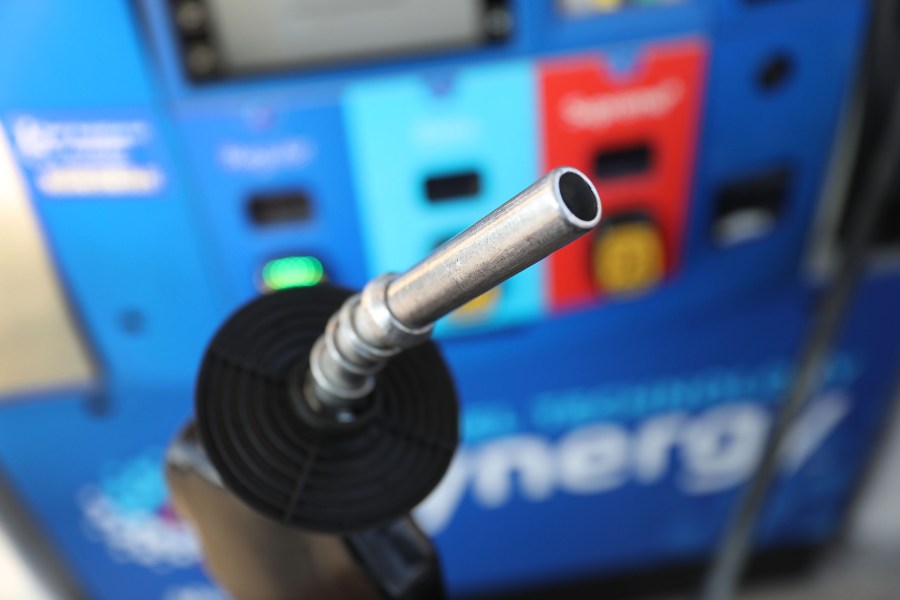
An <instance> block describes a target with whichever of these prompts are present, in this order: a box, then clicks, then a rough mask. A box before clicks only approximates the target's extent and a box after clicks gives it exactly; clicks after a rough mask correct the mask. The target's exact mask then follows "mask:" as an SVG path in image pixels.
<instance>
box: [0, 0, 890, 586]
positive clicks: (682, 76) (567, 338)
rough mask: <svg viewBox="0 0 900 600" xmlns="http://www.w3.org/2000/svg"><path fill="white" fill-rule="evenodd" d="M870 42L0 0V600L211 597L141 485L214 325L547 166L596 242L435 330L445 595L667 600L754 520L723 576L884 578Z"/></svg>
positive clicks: (579, 6) (512, 13)
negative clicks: (455, 423) (566, 180)
mask: <svg viewBox="0 0 900 600" xmlns="http://www.w3.org/2000/svg"><path fill="white" fill-rule="evenodd" d="M898 56H900V8H898V7H897V5H896V3H895V2H892V1H891V0H884V1H881V0H527V1H526V0H454V1H453V2H447V1H440V0H366V1H364V0H289V1H288V0H256V1H254V2H252V3H251V2H241V1H240V0H132V1H129V2H125V1H121V0H120V1H116V0H96V1H93V2H90V3H88V4H84V3H75V2H66V1H63V0H30V1H29V2H4V3H0V240H2V242H0V599H3V600H6V599H9V600H23V599H28V600H32V599H33V600H37V599H41V600H44V599H48V600H49V599H54V600H56V599H70V598H91V599H94V598H96V599H121V598H134V599H143V598H147V599H163V600H218V599H222V598H224V596H223V595H222V594H221V592H219V591H218V590H217V588H216V587H215V585H214V584H213V583H211V582H210V581H209V580H208V578H207V577H206V576H205V575H204V572H203V570H202V565H201V560H202V557H201V555H200V550H199V547H198V545H197V542H196V540H195V538H194V537H193V535H192V534H191V532H190V530H189V529H188V528H187V527H186V526H185V525H184V524H183V523H182V522H180V521H179V520H178V519H177V517H176V516H175V515H174V512H173V510H172V508H171V506H170V503H169V500H168V495H167V492H166V488H165V484H164V480H163V475H162V460H163V453H164V451H165V448H166V445H167V444H168V442H169V440H170V439H171V438H172V437H173V436H174V434H175V433H176V431H177V430H178V428H179V427H180V426H181V425H182V424H183V423H184V422H186V421H187V420H188V419H189V418H190V414H191V410H192V395H193V383H194V378H195V375H196V371H197V367H198V364H199V361H200V357H201V355H202V352H203V349H204V347H205V345H206V343H207V341H208V340H209V339H210V337H211V335H212V333H213V332H214V331H215V328H216V327H217V325H218V324H219V323H221V322H222V320H223V319H224V318H225V317H226V316H227V315H228V314H229V313H230V312H231V311H233V310H234V309H235V308H236V307H238V306H239V305H241V304H242V303H244V302H247V301H248V300H250V299H252V298H253V297H255V296H257V295H259V294H265V293H271V292H274V291H277V290H280V289H284V288H289V287H297V286H313V285H318V284H319V283H321V282H323V281H328V282H331V283H336V284H338V285H342V286H346V287H350V288H359V287H361V286H362V285H363V284H364V283H365V282H366V281H367V280H368V279H369V278H371V277H373V276H375V275H377V274H380V273H383V272H386V271H392V270H393V271H397V270H403V269H405V268H406V267H408V266H410V265H411V264H413V263H414V262H416V261H417V260H418V259H419V258H421V257H423V256H424V255H426V254H427V253H428V252H430V251H431V250H432V249H433V248H434V247H436V246H437V245H439V244H441V243H443V242H444V241H446V240H447V239H449V238H450V237H452V236H454V235H455V234H456V233H458V232H459V231H461V230H462V229H464V228H465V227H466V226H468V225H469V224H471V223H473V222H474V221H475V220H477V219H478V218H480V217H481V216H482V215H484V214H486V213H487V212H489V211H490V210H491V209H493V208H494V207H496V206H497V205H499V204H500V203H501V202H502V201H504V200H505V199H507V198H508V197H510V196H511V195H513V194H515V193H516V192H518V191H520V190H521V189H523V188H524V187H526V186H527V185H528V184H529V183H530V182H531V181H533V180H534V179H536V178H537V177H539V176H540V175H541V174H543V173H544V172H546V171H547V170H549V169H551V168H553V167H557V166H561V165H571V166H574V167H577V168H579V169H581V170H582V171H584V172H585V173H586V174H588V175H589V176H590V177H591V178H592V179H593V180H594V182H595V183H596V186H597V188H598V191H599V192H600V195H601V197H602V200H603V223H602V224H601V227H600V228H599V229H598V230H597V232H596V234H593V235H591V236H589V237H586V238H583V239H581V240H579V241H578V242H577V243H575V244H573V245H571V246H569V247H567V248H565V249H563V250H561V251H559V252H557V253H556V254H554V255H553V256H551V257H550V258H549V259H547V260H546V261H544V262H542V263H540V264H538V265H536V266H535V267H532V268H530V269H528V270H526V271H525V272H523V273H521V274H520V275H517V276H516V277H515V278H513V279H512V280H510V281H508V282H506V283H504V284H502V285H501V286H500V287H499V288H497V289H495V290H493V291H491V292H489V293H487V294H485V295H484V296H482V297H480V298H478V299H477V300H475V301H473V302H471V303H470V304H468V305H466V306H464V307H463V308H461V309H460V310H458V311H457V312H455V313H453V314H451V315H450V316H449V317H447V318H446V319H445V320H444V321H443V322H441V323H440V324H439V326H438V329H437V336H438V339H439V344H440V346H441V348H442V350H443V352H444V354H445V356H446V358H447V360H448V362H449V363H450V366H451V369H452V371H453V373H454V376H455V378H456V383H457V389H458V392H459V395H460V399H461V402H462V409H463V413H462V418H463V432H462V434H463V444H462V446H461V449H460V451H459V453H458V455H457V458H456V459H455V461H454V463H453V465H452V467H451V469H450V471H449V473H448V474H447V476H446V477H445V479H444V481H443V482H442V483H441V485H440V486H439V488H438V489H437V490H436V491H435V492H434V493H433V494H432V496H431V497H430V498H429V499H428V500H427V501H426V502H425V503H424V504H423V505H422V506H420V507H419V509H418V510H417V512H416V518H417V520H418V522H419V523H420V524H421V526H422V527H423V528H424V529H425V530H426V531H427V532H428V533H430V534H431V535H432V536H433V538H434V540H435V543H436V544H437V547H438V549H439V551H440V555H441V559H442V564H443V568H444V575H445V578H446V583H447V586H448V589H449V591H450V593H451V595H452V596H453V597H460V598H471V597H479V598H501V597H502V598H511V597H520V598H525V597H528V598H545V597H546V598H551V597H560V596H561V595H563V594H567V595H569V596H571V597H576V595H577V594H583V596H584V597H598V596H599V595H600V594H605V596H604V597H610V598H618V597H623V598H624V597H635V596H641V597H652V598H685V597H692V596H695V595H696V593H697V590H699V589H700V588H701V584H702V581H703V579H704V576H708V575H709V574H710V573H719V574H722V573H726V572H727V568H728V565H724V566H723V564H722V563H723V562H727V561H723V559H722V557H723V556H729V555H730V554H729V553H732V552H735V548H739V546H740V538H741V534H740V530H741V525H742V524H743V525H747V524H749V526H748V527H745V528H744V529H745V530H748V531H749V534H748V539H749V541H750V542H752V544H751V545H752V547H753V549H752V551H751V552H750V555H751V556H750V558H751V560H750V565H749V567H750V568H749V570H748V575H747V577H746V578H745V583H746V585H745V591H742V592H741V597H746V598H775V599H791V600H794V599H797V600H801V599H807V598H825V599H831V598H834V599H837V598H841V599H843V598H848V597H856V598H860V599H870V598H871V599H888V598H896V597H897V595H898V592H897V590H898V589H900V570H898V568H897V567H898V566H900V511H898V510H897V508H896V507H897V506H898V503H900V423H898V424H896V425H895V424H894V421H895V420H897V419H896V418H895V416H894V412H895V411H894V400H895V398H896V396H897V386H896V383H897V375H898V369H897V366H898V358H900V318H898V317H897V307H898V306H900V182H898V178H897V177H896V176H895V173H894V171H895V165H898V164H900V109H895V106H900V101H898V100H896V99H895V98H896V97H897V96H896V90H897V82H898V79H900V70H898V68H897V57H898ZM785 406H787V410H783V408H784V407H785ZM773 432H775V433H774V434H773ZM761 456H762V457H766V456H768V457H769V459H770V460H768V461H762V462H761V461H760V460H759V459H760V457H761ZM761 464H762V467H760V465H761ZM756 507H759V508H760V510H758V511H757V510H754V508H756ZM734 556H738V559H737V560H736V562H735V563H734V564H732V567H734V565H737V566H738V567H740V566H741V565H742V564H743V562H744V561H743V560H742V559H741V552H737V554H734ZM716 557H718V560H719V561H720V562H719V563H715V564H716V565H717V566H716V567H715V568H713V567H711V566H710V565H711V561H714V560H715V559H716ZM740 570H741V569H740V568H737V569H736V571H735V569H734V568H732V571H733V572H739V571H740ZM714 578H715V577H713V578H712V579H714ZM708 581H709V580H708ZM708 585H709V584H708ZM707 589H709V588H707ZM720 597H727V596H720ZM706 599H707V600H710V597H709V596H706Z"/></svg>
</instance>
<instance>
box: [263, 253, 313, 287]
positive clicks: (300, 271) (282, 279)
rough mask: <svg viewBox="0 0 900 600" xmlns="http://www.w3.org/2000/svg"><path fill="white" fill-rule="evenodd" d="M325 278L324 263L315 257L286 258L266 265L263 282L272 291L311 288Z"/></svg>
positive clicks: (277, 259)
mask: <svg viewBox="0 0 900 600" xmlns="http://www.w3.org/2000/svg"><path fill="white" fill-rule="evenodd" d="M324 278H325V269H324V267H322V262H321V261H320V260H319V259H318V258H316V257H314V256H286V257H284V258H276V259H275V260H270V261H269V262H267V263H266V265H265V266H264V267H263V270H262V280H263V284H264V285H265V286H266V288H268V289H270V290H273V291H274V290H283V289H285V288H292V287H309V286H312V285H316V284H318V283H321V281H322V280H323V279H324Z"/></svg>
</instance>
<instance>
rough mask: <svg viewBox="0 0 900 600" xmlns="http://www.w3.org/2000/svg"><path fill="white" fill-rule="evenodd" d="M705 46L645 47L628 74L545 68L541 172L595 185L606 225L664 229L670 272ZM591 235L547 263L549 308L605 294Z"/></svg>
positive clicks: (577, 66)
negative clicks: (627, 220) (572, 170)
mask: <svg viewBox="0 0 900 600" xmlns="http://www.w3.org/2000/svg"><path fill="white" fill-rule="evenodd" d="M706 56H707V47H706V44H705V43H704V42H703V41H701V40H686V41H678V42H672V43H665V44H656V45H652V46H648V47H647V48H646V49H644V50H643V51H642V52H641V54H640V55H639V56H638V57H637V60H636V61H635V62H634V65H633V67H632V68H631V69H630V70H629V71H628V72H625V73H623V72H621V71H618V70H616V69H615V68H614V67H613V66H612V64H611V62H610V59H609V57H607V56H604V55H603V54H602V53H598V54H590V55H582V56H576V57H571V56H570V57H566V58H564V59H559V60H547V61H543V62H542V63H541V64H540V87H541V92H540V93H541V100H542V107H543V128H544V131H543V133H544V142H545V149H544V167H545V169H546V170H549V169H552V168H554V167H558V166H562V165H571V166H574V167H576V168H578V169H581V170H582V171H584V173H585V174H587V175H588V176H589V177H591V178H592V179H593V181H594V184H595V185H596V186H597V190H598V192H599V193H600V197H601V199H602V202H603V216H604V219H610V218H614V217H616V216H618V215H625V214H629V213H640V214H644V215H646V217H647V218H648V220H649V221H650V222H653V223H656V225H657V226H658V227H659V229H660V235H661V237H662V245H663V248H664V251H665V258H664V266H665V272H666V273H668V274H671V273H672V272H673V271H674V270H675V269H676V268H677V267H678V262H679V257H680V252H681V247H682V237H683V236H684V229H685V220H686V217H687V210H688V199H689V197H690V187H691V175H692V173H693V168H694V154H695V148H696V140H697V133H698V132H697V129H698V123H699V113H700V102H701V98H702V97H703V85H704V77H705V71H706ZM593 243H594V242H593V240H592V239H591V237H590V236H586V237H585V238H583V239H581V240H579V241H577V242H575V243H573V244H570V245H569V246H567V247H566V248H563V249H562V250H560V251H558V252H556V253H555V254H554V255H552V256H551V257H550V269H549V272H550V275H549V277H550V305H551V306H552V307H553V308H554V309H565V308H570V307H573V306H578V305H584V304H587V303H591V302H592V301H595V300H596V299H597V298H598V297H601V296H603V295H605V294H604V290H603V289H601V285H600V284H599V283H597V282H596V278H595V276H594V268H595V266H594V265H593V256H594V253H593V252H592V246H593Z"/></svg>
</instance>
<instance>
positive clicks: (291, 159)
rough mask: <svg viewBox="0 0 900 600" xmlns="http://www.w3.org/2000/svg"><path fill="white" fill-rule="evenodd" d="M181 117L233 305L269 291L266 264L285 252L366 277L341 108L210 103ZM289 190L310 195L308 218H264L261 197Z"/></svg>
mask: <svg viewBox="0 0 900 600" xmlns="http://www.w3.org/2000/svg"><path fill="white" fill-rule="evenodd" d="M298 104H299V103H298ZM179 121H180V125H181V128H180V129H181V133H182V139H183V142H184V145H185V147H186V148H187V152H186V154H187V155H188V156H189V157H190V161H191V167H192V173H193V174H194V176H195V178H196V185H197V187H198V188H199V191H200V193H199V195H198V197H197V198H196V199H192V200H196V201H197V202H198V203H199V204H200V206H201V208H200V212H201V214H202V216H203V222H204V223H205V224H206V225H207V227H209V228H210V229H211V230H212V232H213V237H214V239H215V243H216V249H215V250H216V252H215V254H216V256H217V257H218V258H219V260H220V261H222V264H221V265H220V267H221V268H222V269H223V270H224V272H225V273H226V274H227V277H228V284H229V300H230V302H232V303H237V302H246V301H247V300H249V299H250V298H252V297H253V296H255V295H256V294H257V293H259V291H260V284H261V282H260V271H261V269H262V267H263V265H264V264H265V263H266V262H267V261H269V260H272V259H274V258H280V257H283V256H285V255H312V256H315V257H317V258H318V259H319V260H321V261H322V263H323V265H324V267H325V270H326V274H327V276H328V278H329V279H330V280H331V281H333V282H335V283H337V284H340V285H344V286H350V287H354V288H358V287H361V286H362V285H363V284H364V283H365V279H364V273H363V266H362V265H363V256H362V248H361V242H360V235H359V225H358V221H357V217H356V211H355V210H354V201H353V197H352V196H353V193H352V189H351V184H350V174H349V173H348V169H347V157H346V150H345V146H344V135H343V131H342V123H341V113H340V109H339V108H338V107H336V106H327V107H318V106H317V107H311V108H306V109H305V110H302V109H297V108H292V109H291V110H286V109H285V108H284V103H283V102H282V103H280V104H277V105H266V104H261V103H259V104H241V105H239V106H238V107H234V106H227V105H226V106H222V105H221V104H219V105H212V106H207V105H202V106H191V108H190V109H185V110H183V111H181V113H180V117H179ZM285 192H295V193H298V194H303V195H305V196H306V197H307V198H308V200H309V205H310V206H309V210H310V213H309V216H308V218H306V219H305V220H294V221H289V222H281V223H271V224H268V225H265V224H260V223H257V222H254V220H253V219H252V218H251V214H250V201H251V198H253V197H254V196H255V195H259V194H277V193H285Z"/></svg>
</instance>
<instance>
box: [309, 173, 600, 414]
mask: <svg viewBox="0 0 900 600" xmlns="http://www.w3.org/2000/svg"><path fill="white" fill-rule="evenodd" d="M600 213H601V208H600V198H599V197H598V196H597V191H596V190H595V189H594V186H593V184H592V183H591V182H590V180H589V179H588V178H587V177H586V176H585V175H584V174H583V173H581V172H580V171H578V170H576V169H572V168H569V167H563V168H559V169H554V170H553V171H551V172H550V173H548V174H547V175H545V176H544V177H542V178H540V179H539V180H537V181H536V182H535V183H533V184H532V185H531V186H529V187H528V188H527V189H526V190H525V191H523V192H521V193H519V194H517V195H516V196H514V197H513V198H512V199H510V200H508V201H507V202H506V203H504V204H503V205H502V206H500V207H499V208H497V209H496V210H494V211H493V212H492V213H490V214H489V215H487V216H486V217H484V218H483V219H481V220H480V221H478V222H477V223H475V224H474V225H472V226H471V227H469V228H468V229H466V230H465V231H463V232H462V233H461V234H459V235H458V236H456V237H455V238H453V239H451V240H450V241H448V242H447V243H446V244H444V245H443V246H441V247H440V248H438V249H437V250H435V251H434V252H433V253H432V254H431V255H429V256H428V257H426V258H425V259H424V260H422V261H421V262H420V263H418V264H417V265H415V266H413V267H412V268H410V269H409V270H408V271H406V272H405V273H402V274H400V275H396V276H393V275H387V276H381V277H378V278H376V279H374V280H372V281H371V282H369V284H367V285H366V287H365V288H364V289H363V291H362V293H361V294H359V295H357V296H353V297H352V298H350V299H349V300H348V301H347V303H346V304H345V305H344V306H343V307H342V308H341V309H340V310H339V311H338V313H337V314H336V315H335V316H334V317H332V319H331V321H330V322H329V324H328V327H327V329H326V331H325V333H324V334H322V336H321V337H320V338H319V340H318V341H317V342H316V344H315V345H314V346H313V350H312V353H311V355H310V371H309V375H308V376H307V380H306V385H305V397H306V399H307V401H308V402H309V403H310V404H312V405H313V407H314V408H328V409H330V410H334V411H337V412H340V411H342V410H349V409H352V408H354V407H355V405H356V404H357V403H358V402H359V401H360V400H361V399H362V398H364V397H365V396H366V395H367V394H368V393H369V392H370V391H371V390H372V387H373V386H374V375H375V374H376V373H377V372H378V371H379V370H380V369H381V368H382V367H383V366H384V363H385V362H386V361H387V360H388V359H389V358H390V357H391V356H393V355H394V354H396V353H397V352H400V351H401V350H403V349H405V348H409V347H411V346H414V345H416V344H419V343H421V342H423V341H425V340H427V339H428V337H429V336H430V335H431V330H432V328H433V326H434V322H435V321H436V320H437V319H439V318H441V317H443V316H444V315H446V314H448V313H450V312H451V311H453V310H455V309H457V308H459V307H460V306H462V305H463V304H465V303H466V302H468V301H470V300H472V299H473V298H476V297H478V296H479V295H481V294H483V293H484V292H486V291H488V290H490V289H491V288H493V287H494V286H496V285H498V284H499V283H501V282H503V281H505V280H506V279H509V278H510V277H512V276H513V275H515V274H516V273H518V272H520V271H522V270H523V269H526V268H527V267H530V266H531V265H533V264H535V263H536V262H538V261H539V260H541V259H543V258H545V257H546V256H548V255H549V254H551V253H552V252H554V251H556V250H558V249H560V248H562V247H563V246H565V245H566V244H569V243H570V242H572V241H574V240H576V239H577V238H579V237H581V236H582V235H584V234H585V233H587V232H588V231H590V230H591V229H593V228H594V227H596V225H597V224H598V223H599V221H600Z"/></svg>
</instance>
